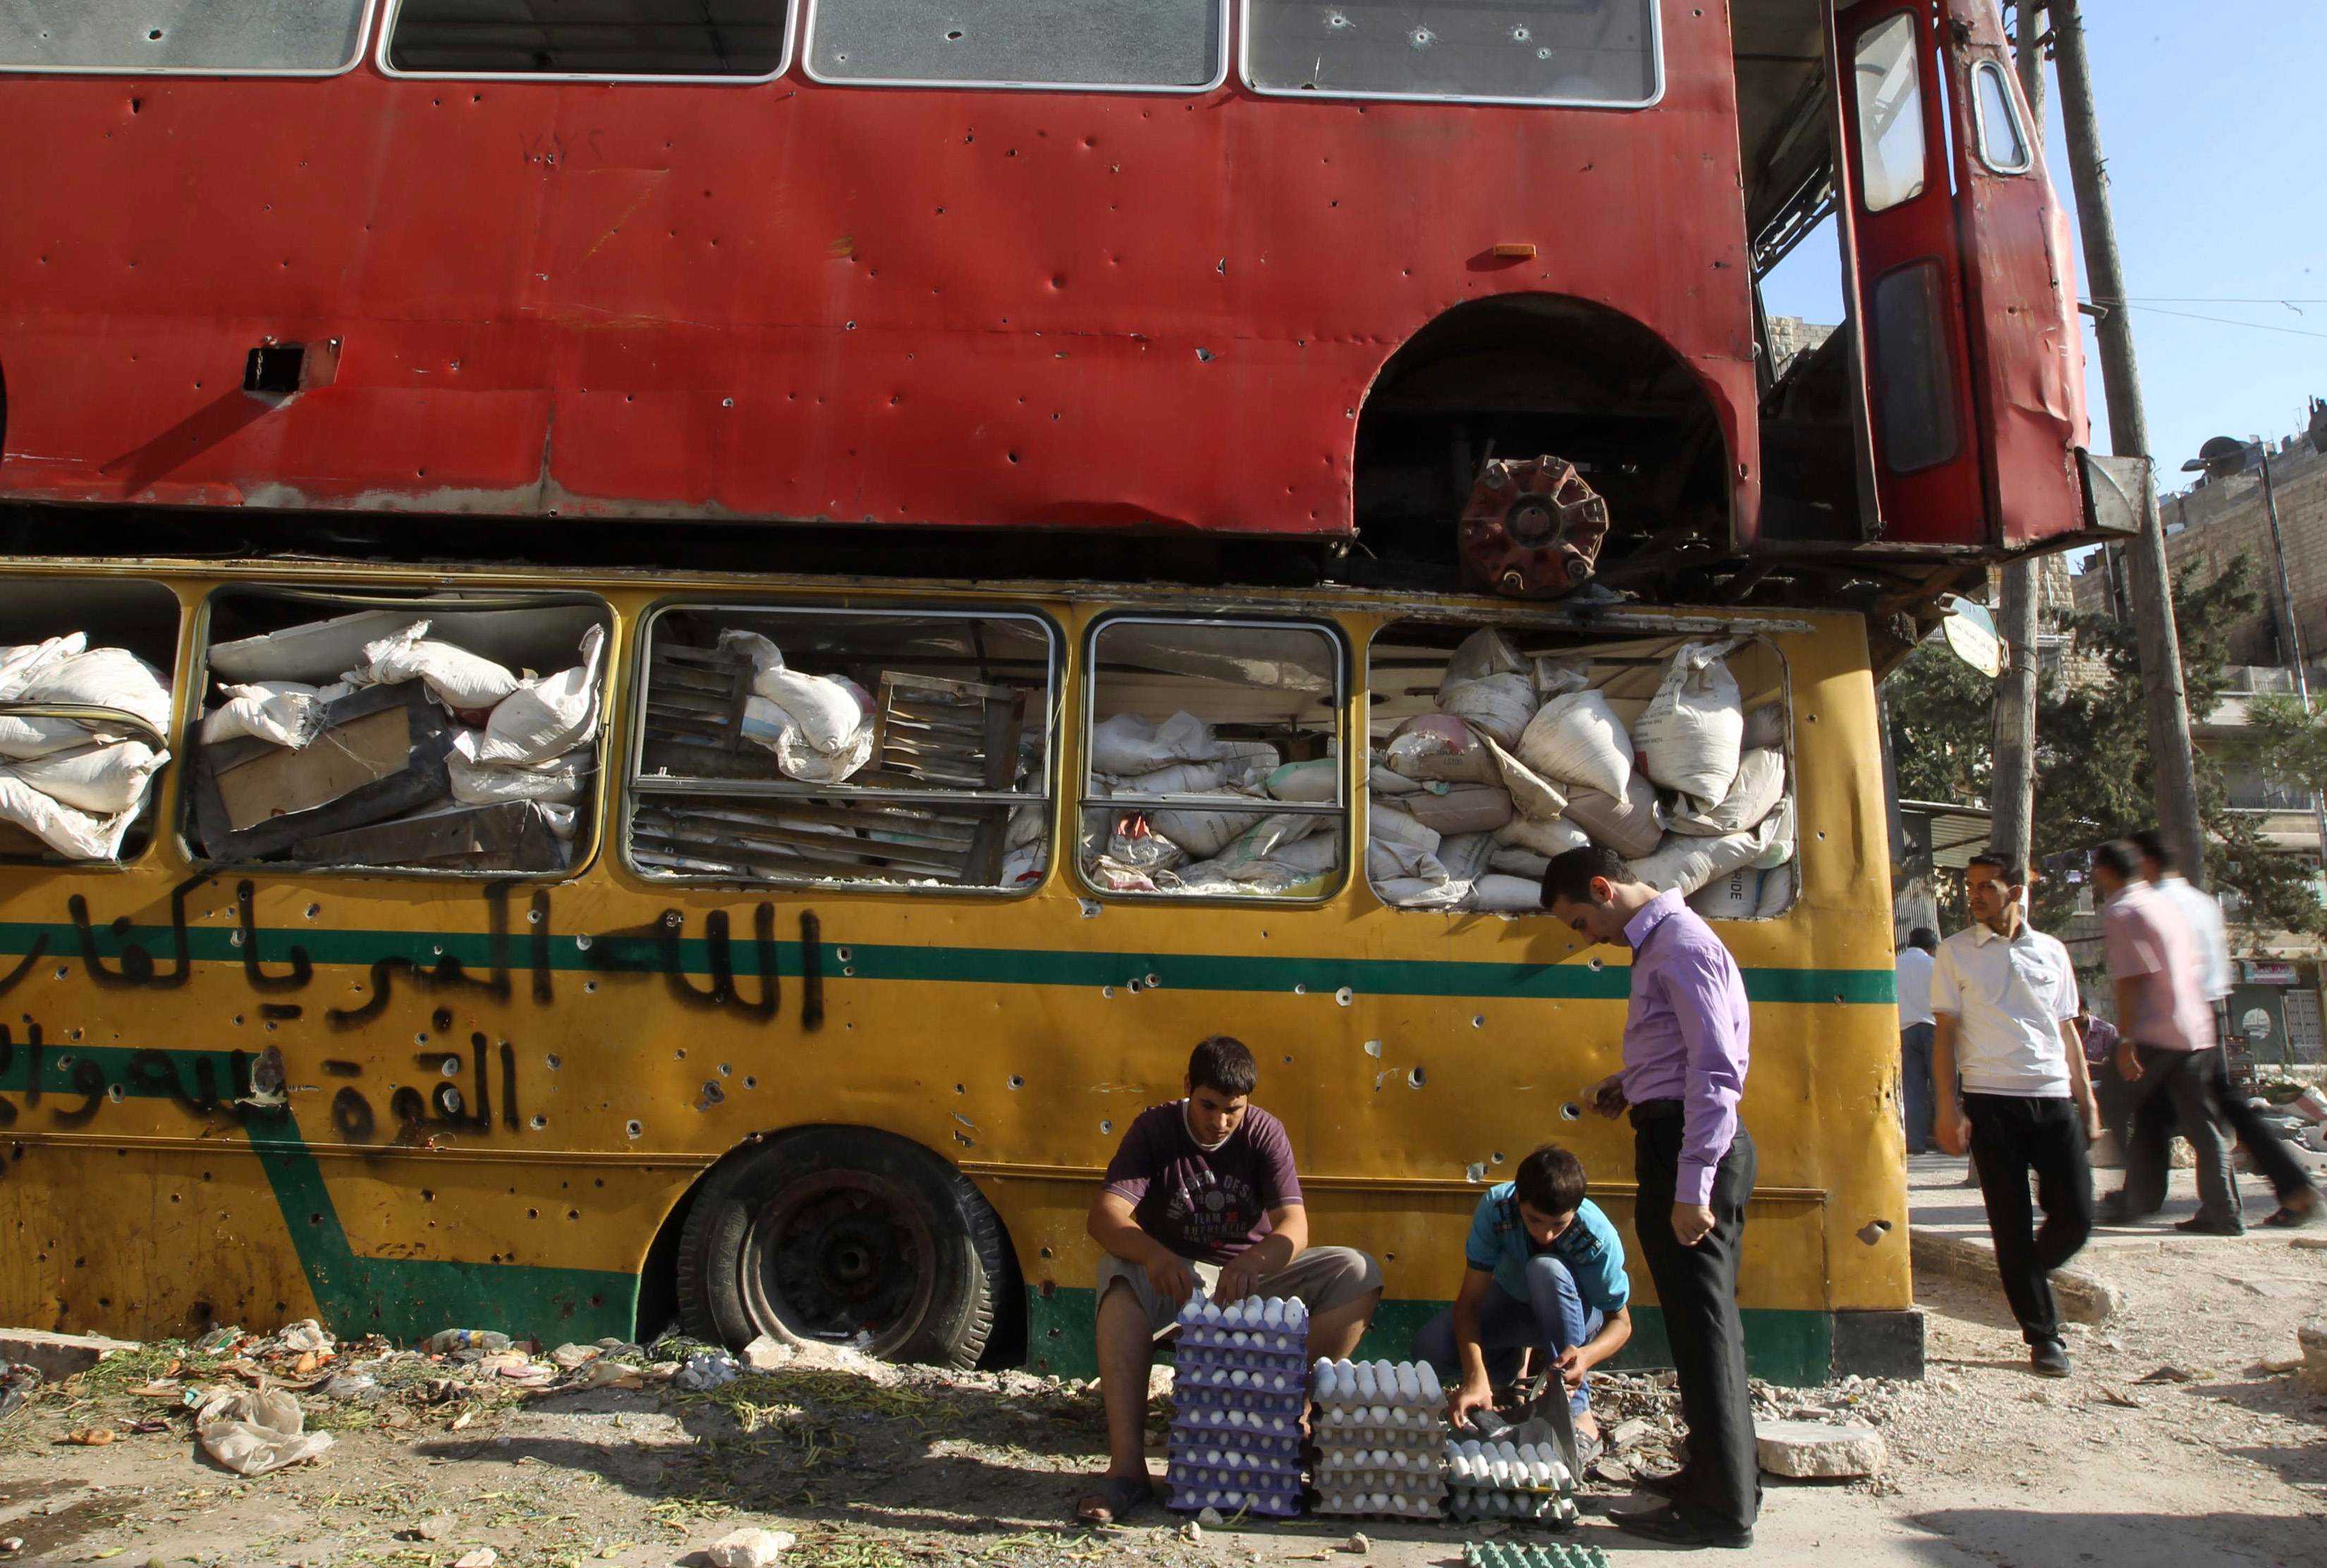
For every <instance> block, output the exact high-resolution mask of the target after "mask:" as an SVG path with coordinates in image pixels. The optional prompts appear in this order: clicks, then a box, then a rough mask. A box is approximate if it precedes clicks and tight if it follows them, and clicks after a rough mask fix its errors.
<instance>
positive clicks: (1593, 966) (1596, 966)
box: [1584, 958, 1607, 975]
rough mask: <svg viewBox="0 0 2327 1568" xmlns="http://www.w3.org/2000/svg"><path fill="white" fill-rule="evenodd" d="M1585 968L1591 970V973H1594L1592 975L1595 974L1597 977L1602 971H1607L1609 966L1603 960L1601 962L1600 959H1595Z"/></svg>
mask: <svg viewBox="0 0 2327 1568" xmlns="http://www.w3.org/2000/svg"><path fill="white" fill-rule="evenodd" d="M1584 967H1585V968H1586V969H1589V970H1591V971H1592V973H1593V974H1594V975H1597V974H1598V973H1600V971H1601V970H1603V969H1605V968H1606V967H1607V965H1606V964H1605V963H1604V962H1603V961H1602V960H1600V959H1598V958H1594V959H1593V960H1592V961H1591V962H1590V963H1588V964H1586V965H1584Z"/></svg>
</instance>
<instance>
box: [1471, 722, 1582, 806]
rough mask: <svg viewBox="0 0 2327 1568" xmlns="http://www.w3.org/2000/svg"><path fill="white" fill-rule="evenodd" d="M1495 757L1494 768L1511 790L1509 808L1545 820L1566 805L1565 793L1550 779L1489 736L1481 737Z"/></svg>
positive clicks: (1489, 752) (1505, 785)
mask: <svg viewBox="0 0 2327 1568" xmlns="http://www.w3.org/2000/svg"><path fill="white" fill-rule="evenodd" d="M1480 738H1481V741H1483V742H1485V744H1486V748H1487V753H1488V755H1490V756H1491V757H1493V758H1494V760H1495V771H1496V773H1497V775H1498V776H1499V777H1500V779H1502V781H1503V788H1504V789H1508V790H1509V791H1510V795H1511V809H1512V810H1513V811H1515V812H1517V813H1518V814H1519V816H1521V817H1532V818H1534V819H1535V820H1536V821H1537V822H1548V821H1550V820H1551V819H1552V818H1553V817H1557V816H1558V815H1560V814H1561V813H1562V812H1564V811H1565V810H1566V809H1567V796H1566V794H1565V791H1563V790H1561V789H1559V788H1558V787H1557V786H1556V785H1555V784H1553V783H1552V782H1551V780H1550V779H1546V778H1545V777H1543V775H1541V774H1540V773H1537V771H1536V770H1534V769H1532V768H1530V767H1528V765H1527V764H1526V763H1525V762H1522V761H1519V759H1518V758H1517V757H1514V756H1513V755H1511V754H1510V753H1509V751H1505V750H1503V748H1502V747H1501V746H1500V745H1499V744H1497V743H1496V742H1495V741H1494V740H1493V739H1492V738H1491V737H1489V736H1481V737H1480Z"/></svg>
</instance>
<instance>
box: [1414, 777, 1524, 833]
mask: <svg viewBox="0 0 2327 1568" xmlns="http://www.w3.org/2000/svg"><path fill="white" fill-rule="evenodd" d="M1399 805H1400V807H1402V808H1403V809H1404V810H1405V811H1406V814H1407V815H1409V816H1411V817H1413V818H1414V819H1415V820H1416V822H1419V823H1420V824H1422V826H1425V827H1427V828H1431V829H1433V830H1435V831H1436V832H1439V833H1442V834H1444V833H1492V832H1493V831H1494V830H1495V829H1496V828H1498V827H1500V826H1502V825H1503V824H1504V823H1506V822H1509V820H1510V819H1511V816H1512V812H1511V797H1510V792H1509V790H1507V789H1504V788H1503V787H1502V786H1501V785H1500V784H1449V785H1447V786H1446V787H1445V789H1444V790H1443V791H1441V790H1437V789H1429V790H1425V791H1424V792H1423V793H1421V794H1419V795H1408V796H1406V798H1404V799H1403V800H1401V801H1400V802H1399Z"/></svg>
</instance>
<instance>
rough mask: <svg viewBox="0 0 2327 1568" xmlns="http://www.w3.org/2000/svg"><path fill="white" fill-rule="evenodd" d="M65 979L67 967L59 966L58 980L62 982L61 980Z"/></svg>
mask: <svg viewBox="0 0 2327 1568" xmlns="http://www.w3.org/2000/svg"><path fill="white" fill-rule="evenodd" d="M64 977H65V966H63V965H62V964H60V965H58V966H57V978H58V979H60V980H61V979H63V978H64Z"/></svg>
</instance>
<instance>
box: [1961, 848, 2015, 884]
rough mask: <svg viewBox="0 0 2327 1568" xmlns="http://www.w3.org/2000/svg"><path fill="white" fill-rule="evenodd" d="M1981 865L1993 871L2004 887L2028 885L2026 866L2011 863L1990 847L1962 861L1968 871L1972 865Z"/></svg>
mask: <svg viewBox="0 0 2327 1568" xmlns="http://www.w3.org/2000/svg"><path fill="white" fill-rule="evenodd" d="M1981 865H1984V866H1986V867H1987V868H1988V870H1990V871H1992V872H1994V873H1995V880H1996V881H1998V882H2002V883H2003V884H2004V885H2005V887H2008V888H2024V887H2026V886H2027V885H2028V868H2027V867H2026V866H2024V865H2014V864H2013V863H2011V862H2010V861H2008V860H2006V859H2005V858H2004V856H2002V855H2001V854H1997V853H1996V852H1995V851H1994V850H1992V849H1990V850H1983V851H1981V852H1980V853H1979V854H1976V855H1973V856H1972V857H1971V858H1970V859H1969V860H1967V861H1966V862H1964V870H1966V871H1969V870H1971V869H1972V868H1973V867H1974V866H1981Z"/></svg>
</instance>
